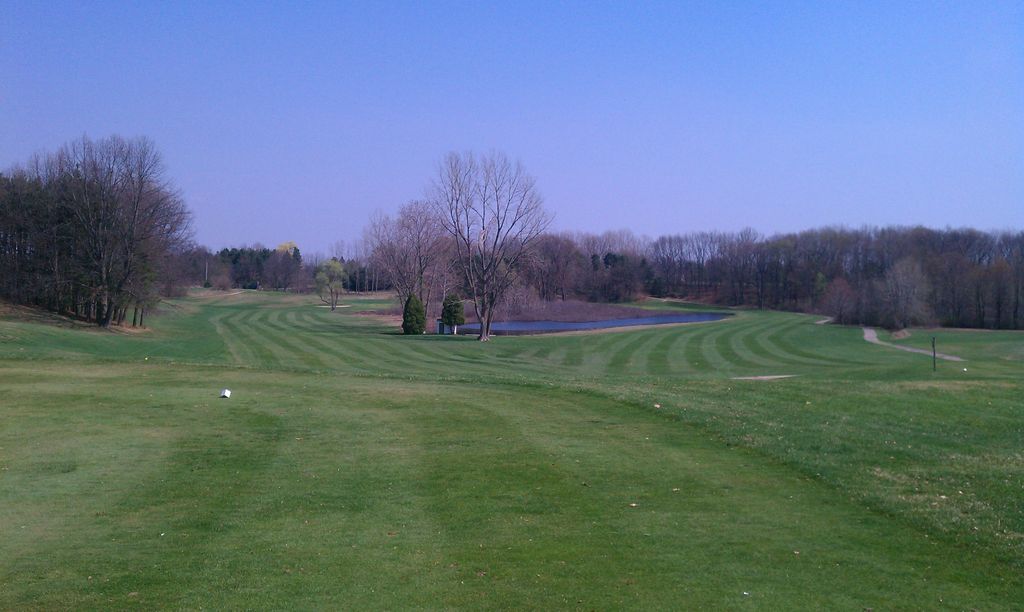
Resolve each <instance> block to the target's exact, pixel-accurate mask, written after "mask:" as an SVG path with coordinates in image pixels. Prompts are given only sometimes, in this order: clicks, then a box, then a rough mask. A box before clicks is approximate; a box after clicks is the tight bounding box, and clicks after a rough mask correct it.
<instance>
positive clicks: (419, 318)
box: [402, 293, 427, 335]
mask: <svg viewBox="0 0 1024 612" xmlns="http://www.w3.org/2000/svg"><path fill="white" fill-rule="evenodd" d="M426 331H427V313H426V312H425V311H424V310H423V302H421V301H420V299H419V298H418V297H416V294H415V293H413V294H412V295H410V296H409V297H408V298H406V300H405V308H404V309H403V310H402V333H403V334H407V335H408V334H422V333H424V332H426Z"/></svg>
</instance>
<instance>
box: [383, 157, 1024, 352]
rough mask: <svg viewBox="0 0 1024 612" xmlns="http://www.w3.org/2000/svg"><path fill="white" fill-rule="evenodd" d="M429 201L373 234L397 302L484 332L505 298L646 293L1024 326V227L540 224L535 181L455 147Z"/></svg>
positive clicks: (912, 321) (882, 317)
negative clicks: (603, 228) (446, 314)
mask: <svg viewBox="0 0 1024 612" xmlns="http://www.w3.org/2000/svg"><path fill="white" fill-rule="evenodd" d="M426 195H427V197H426V199H425V200H417V201H414V202H410V203H409V204H407V205H406V206H403V207H402V208H401V209H400V210H399V211H398V214H397V216H396V217H394V218H392V217H390V216H387V215H379V216H377V217H375V218H374V219H372V220H371V222H370V225H369V227H368V229H367V231H366V235H367V244H368V246H369V257H368V260H369V261H370V262H372V265H373V266H374V267H375V268H376V269H379V270H381V271H382V273H383V276H384V278H385V279H386V284H387V285H390V286H391V287H392V288H393V289H394V290H395V291H396V293H397V294H398V296H399V299H400V301H401V302H402V303H405V302H406V301H407V300H408V298H409V296H413V295H414V296H416V298H417V300H418V301H419V302H421V303H422V304H424V306H425V307H426V310H427V311H428V312H429V311H430V310H431V308H430V305H432V304H433V305H436V304H438V303H439V301H440V299H442V298H443V297H444V296H446V295H448V294H449V293H450V292H452V291H455V292H458V293H460V294H461V295H463V296H465V297H466V298H468V301H469V302H471V303H472V306H473V309H474V314H475V315H476V318H477V320H478V321H480V322H481V328H482V333H481V338H482V339H485V338H486V335H487V333H488V327H489V324H490V321H491V320H492V319H493V316H494V313H495V312H496V310H497V309H498V308H499V307H500V306H502V305H508V304H509V303H510V302H520V303H522V302H526V303H529V302H531V301H553V300H588V301H595V302H625V301H631V300H635V299H637V298H639V297H641V296H644V295H651V296H656V297H678V298H683V299H688V300H694V301H701V302H707V303H713V304H721V305H727V306H736V307H751V308H759V309H780V310H794V311H802V312H816V313H824V314H829V315H832V316H833V317H834V319H835V320H837V321H838V322H841V323H846V324H864V325H881V326H886V327H890V328H902V327H906V326H909V325H921V324H939V325H945V326H955V327H978V328H995V329H1022V328H1024V232H1021V231H1003V232H983V231H979V230H975V229H930V228H926V227H883V228H877V227H865V228H860V229H850V228H843V227H826V228H820V229H812V230H806V231H801V232H793V233H784V234H775V235H771V236H765V235H762V234H759V233H758V232H757V231H755V230H752V229H744V230H742V231H739V232H691V233H686V234H671V235H664V236H660V237H658V238H655V239H650V238H646V237H639V236H636V235H635V234H633V233H632V232H630V231H628V230H622V231H613V232H605V233H603V234H590V233H578V232H577V233H568V232H563V233H553V232H547V231H545V230H546V228H547V226H548V222H549V217H548V216H547V214H546V213H545V212H544V211H543V208H542V200H541V198H540V195H539V193H538V192H537V189H536V186H535V183H534V181H533V179H532V178H531V177H530V176H529V175H527V174H526V173H525V171H524V170H523V168H522V166H521V165H519V164H513V163H512V162H510V161H509V160H508V159H507V158H506V157H505V156H503V155H501V154H491V155H490V156H485V157H482V158H476V157H474V156H473V155H471V154H464V155H458V154H449V155H448V156H447V157H446V158H445V159H444V160H443V162H442V163H441V164H440V166H439V171H438V175H437V176H436V177H435V179H434V182H433V185H432V187H431V188H430V189H429V190H428V191H427V194H426Z"/></svg>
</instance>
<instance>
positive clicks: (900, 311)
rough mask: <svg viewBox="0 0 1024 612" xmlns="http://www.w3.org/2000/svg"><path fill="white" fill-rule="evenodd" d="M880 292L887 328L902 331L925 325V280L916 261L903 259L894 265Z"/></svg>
mask: <svg viewBox="0 0 1024 612" xmlns="http://www.w3.org/2000/svg"><path fill="white" fill-rule="evenodd" d="M881 289H882V290H881V293H882V304H883V309H884V316H885V321H886V325H887V326H888V327H890V328H892V329H903V328H905V327H908V326H910V325H913V324H914V323H920V322H923V321H924V319H925V318H926V307H925V303H924V299H923V298H924V295H925V294H926V293H927V280H926V279H925V277H924V274H923V273H922V272H921V266H920V265H918V263H917V262H916V261H914V260H913V259H911V258H910V257H906V258H904V259H901V260H899V261H898V262H896V264H895V265H893V267H892V268H890V269H889V271H888V272H887V273H886V274H885V278H884V279H883V280H882V287H881Z"/></svg>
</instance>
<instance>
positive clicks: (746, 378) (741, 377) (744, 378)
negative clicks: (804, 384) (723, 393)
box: [732, 374, 799, 380]
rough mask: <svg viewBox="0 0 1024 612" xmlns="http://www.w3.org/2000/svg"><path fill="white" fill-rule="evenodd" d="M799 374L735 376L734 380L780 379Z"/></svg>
mask: <svg viewBox="0 0 1024 612" xmlns="http://www.w3.org/2000/svg"><path fill="white" fill-rule="evenodd" d="M796 376H799V374H769V375H767V376H733V377H732V379H733V380H779V379H780V378H794V377H796Z"/></svg>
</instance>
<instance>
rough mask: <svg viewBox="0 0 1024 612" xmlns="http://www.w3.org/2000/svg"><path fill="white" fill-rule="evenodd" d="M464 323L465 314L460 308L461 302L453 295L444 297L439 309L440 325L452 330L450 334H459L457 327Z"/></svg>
mask: <svg viewBox="0 0 1024 612" xmlns="http://www.w3.org/2000/svg"><path fill="white" fill-rule="evenodd" d="M465 322H466V313H465V311H464V310H463V308H462V300H460V299H459V296H457V295H455V294H454V293H449V294H448V295H446V296H444V305H443V306H442V307H441V323H443V324H445V325H447V326H448V327H450V328H452V333H453V334H457V333H459V326H460V325H462V324H463V323H465Z"/></svg>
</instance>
